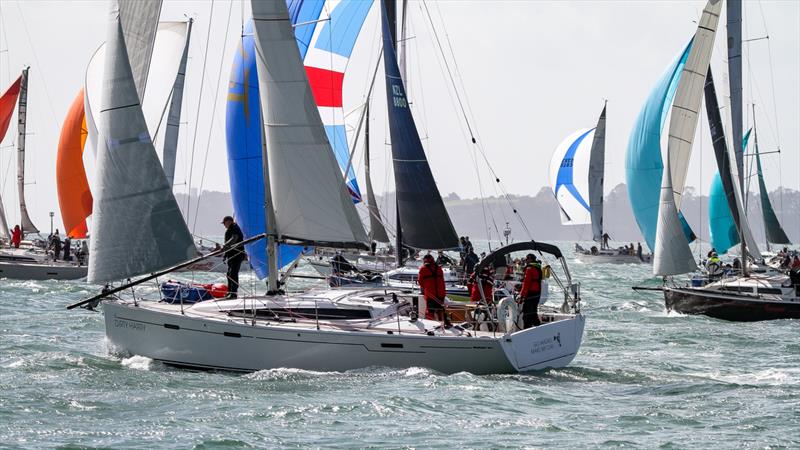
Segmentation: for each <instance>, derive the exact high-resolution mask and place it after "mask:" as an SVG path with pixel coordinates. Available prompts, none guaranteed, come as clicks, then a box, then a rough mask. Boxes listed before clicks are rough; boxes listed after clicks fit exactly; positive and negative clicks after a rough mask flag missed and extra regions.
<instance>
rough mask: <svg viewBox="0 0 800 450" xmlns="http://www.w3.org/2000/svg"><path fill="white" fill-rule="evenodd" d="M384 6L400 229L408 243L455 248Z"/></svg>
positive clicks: (389, 105)
mask: <svg viewBox="0 0 800 450" xmlns="http://www.w3.org/2000/svg"><path fill="white" fill-rule="evenodd" d="M381 6H382V8H381V11H382V13H381V16H382V32H383V66H384V69H385V71H386V103H387V108H388V110H389V130H390V132H391V140H392V157H393V167H394V181H395V186H396V191H397V215H398V218H399V223H400V227H401V230H398V232H400V231H402V235H403V243H404V244H405V245H407V246H409V247H414V248H422V249H447V248H456V247H458V236H457V235H456V231H455V229H454V228H453V224H452V222H451V221H450V216H449V215H448V213H447V210H446V209H445V207H444V202H443V201H442V197H441V195H440V194H439V189H438V188H437V187H436V182H435V181H434V179H433V174H432V173H431V168H430V166H429V165H428V159H427V158H426V157H425V151H424V150H423V148H422V142H421V141H420V139H419V134H418V133H417V127H416V125H415V124H414V117H413V116H412V114H411V110H410V109H409V103H408V98H407V97H406V90H405V86H404V83H403V79H402V78H401V76H400V69H399V68H398V66H397V58H396V55H395V49H394V45H393V41H392V35H391V33H392V30H391V29H390V26H389V19H388V17H387V13H386V8H385V5H384V2H381ZM398 250H399V249H398Z"/></svg>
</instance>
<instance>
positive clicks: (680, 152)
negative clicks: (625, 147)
mask: <svg viewBox="0 0 800 450" xmlns="http://www.w3.org/2000/svg"><path fill="white" fill-rule="evenodd" d="M721 11H722V0H709V1H708V3H707V4H706V7H705V9H703V14H702V15H701V16H700V23H699V24H698V26H697V32H695V35H694V39H692V48H691V50H689V56H688V57H687V58H686V64H685V65H684V67H683V75H681V79H680V81H679V82H678V89H677V90H676V91H675V100H674V101H673V102H672V112H671V115H670V122H669V136H668V140H667V154H668V155H669V158H670V160H669V165H670V172H671V173H672V183H671V185H672V188H673V189H674V191H675V207H676V208H678V210H680V208H681V200H682V199H683V189H684V187H685V185H686V173H687V172H688V170H689V157H690V156H691V153H692V141H693V140H694V135H695V130H696V128H697V119H698V117H699V113H700V101H701V100H702V98H703V86H704V85H705V79H706V71H707V69H708V64H709V62H710V61H711V51H712V50H713V48H714V36H715V34H716V29H717V23H718V22H719V15H720V12H721ZM663 185H664V184H663V183H662V187H663Z"/></svg>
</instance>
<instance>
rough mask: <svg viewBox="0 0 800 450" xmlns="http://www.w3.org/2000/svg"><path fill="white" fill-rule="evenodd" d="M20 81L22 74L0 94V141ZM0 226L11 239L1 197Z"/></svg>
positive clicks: (0, 232) (5, 235) (5, 128)
mask: <svg viewBox="0 0 800 450" xmlns="http://www.w3.org/2000/svg"><path fill="white" fill-rule="evenodd" d="M20 83H22V76H20V77H19V78H17V80H16V81H14V82H13V83H11V86H9V88H8V89H6V91H5V92H4V93H3V95H2V96H0V142H2V141H3V138H4V137H5V135H6V131H8V125H9V124H10V123H11V116H12V115H13V114H14V106H15V105H16V104H17V97H18V96H19V86H20ZM0 228H1V229H0V236H2V237H4V238H6V240H9V239H11V235H10V234H9V230H8V221H7V220H6V211H5V208H4V207H3V201H2V199H0Z"/></svg>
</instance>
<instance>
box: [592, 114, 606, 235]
mask: <svg viewBox="0 0 800 450" xmlns="http://www.w3.org/2000/svg"><path fill="white" fill-rule="evenodd" d="M605 159H606V106H605V105H604V106H603V112H602V113H600V118H599V119H597V127H595V130H594V139H593V140H592V150H591V154H590V156H589V208H590V209H591V215H592V239H593V240H594V241H596V242H600V241H601V240H602V239H603V178H604V176H605Z"/></svg>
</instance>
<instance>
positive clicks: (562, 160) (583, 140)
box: [550, 128, 595, 225]
mask: <svg viewBox="0 0 800 450" xmlns="http://www.w3.org/2000/svg"><path fill="white" fill-rule="evenodd" d="M594 132H595V129H594V128H584V129H581V130H578V131H576V132H574V133H572V134H570V135H569V136H567V138H566V139H564V140H563V141H562V142H561V144H559V145H558V147H556V151H555V152H554V153H553V157H552V159H551V160H550V187H551V188H552V189H553V194H554V195H555V197H556V200H557V201H558V205H559V207H560V209H561V223H562V224H564V225H583V224H587V223H591V222H592V214H591V213H592V211H591V208H590V206H589V198H590V197H589V194H590V192H589V176H588V174H589V168H590V163H589V160H590V156H591V150H592V143H593V142H594ZM576 174H577V176H575V175H576Z"/></svg>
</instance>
